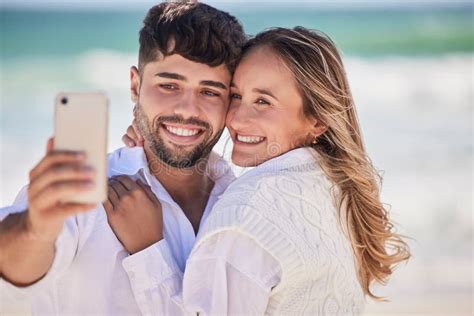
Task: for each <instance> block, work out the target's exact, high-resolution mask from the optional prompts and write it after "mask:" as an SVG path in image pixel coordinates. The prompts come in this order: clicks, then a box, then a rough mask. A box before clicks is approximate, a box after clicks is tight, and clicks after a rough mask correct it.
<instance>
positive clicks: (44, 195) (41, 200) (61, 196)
mask: <svg viewBox="0 0 474 316" xmlns="http://www.w3.org/2000/svg"><path fill="white" fill-rule="evenodd" d="M93 188H94V184H91V182H90V181H63V182H57V183H54V184H52V185H50V186H48V187H46V188H45V189H44V190H43V191H40V192H38V193H37V194H36V196H35V197H33V198H31V199H30V204H34V205H35V207H36V208H37V209H43V210H44V209H48V208H55V207H57V204H58V202H59V201H61V200H67V199H68V198H71V197H74V196H77V194H79V193H83V192H87V191H89V190H91V189H93Z"/></svg>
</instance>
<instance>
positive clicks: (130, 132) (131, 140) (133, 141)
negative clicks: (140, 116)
mask: <svg viewBox="0 0 474 316" xmlns="http://www.w3.org/2000/svg"><path fill="white" fill-rule="evenodd" d="M122 141H123V142H124V144H125V145H126V146H127V147H135V146H139V147H143V143H144V140H143V136H142V135H141V134H140V132H139V131H138V128H137V126H136V124H135V119H134V120H133V122H132V125H130V126H129V127H128V128H127V133H126V134H125V135H123V136H122Z"/></svg>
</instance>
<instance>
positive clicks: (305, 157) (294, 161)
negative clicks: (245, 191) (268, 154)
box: [239, 147, 320, 179]
mask: <svg viewBox="0 0 474 316" xmlns="http://www.w3.org/2000/svg"><path fill="white" fill-rule="evenodd" d="M319 157H320V156H319V154H318V152H317V151H316V150H315V149H313V148H311V147H301V148H296V149H293V150H290V151H288V152H286V153H284V154H282V155H280V156H277V157H275V158H272V159H270V160H267V161H265V162H264V163H262V164H260V165H258V166H256V167H255V168H253V169H251V170H249V171H247V172H245V173H244V174H243V175H242V176H240V177H239V179H243V178H247V177H250V176H256V175H258V174H262V173H278V172H280V171H283V170H286V169H290V168H293V167H298V166H302V165H308V164H315V163H317V161H318V160H319Z"/></svg>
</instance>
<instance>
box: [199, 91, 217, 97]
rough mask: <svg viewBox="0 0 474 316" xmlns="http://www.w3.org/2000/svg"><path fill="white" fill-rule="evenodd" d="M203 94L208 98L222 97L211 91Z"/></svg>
mask: <svg viewBox="0 0 474 316" xmlns="http://www.w3.org/2000/svg"><path fill="white" fill-rule="evenodd" d="M202 94H204V95H206V96H208V97H218V96H220V94H219V93H216V92H214V91H210V90H204V91H203V92H202Z"/></svg>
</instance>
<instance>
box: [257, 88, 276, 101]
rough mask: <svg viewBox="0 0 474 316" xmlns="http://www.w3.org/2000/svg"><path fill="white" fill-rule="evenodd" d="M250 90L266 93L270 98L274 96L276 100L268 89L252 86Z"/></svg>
mask: <svg viewBox="0 0 474 316" xmlns="http://www.w3.org/2000/svg"><path fill="white" fill-rule="evenodd" d="M252 91H253V92H257V93H261V94H265V95H268V96H270V97H272V98H274V99H275V100H277V101H278V98H277V97H276V96H275V95H274V94H273V93H271V92H270V90H267V89H258V88H254V89H252Z"/></svg>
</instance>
